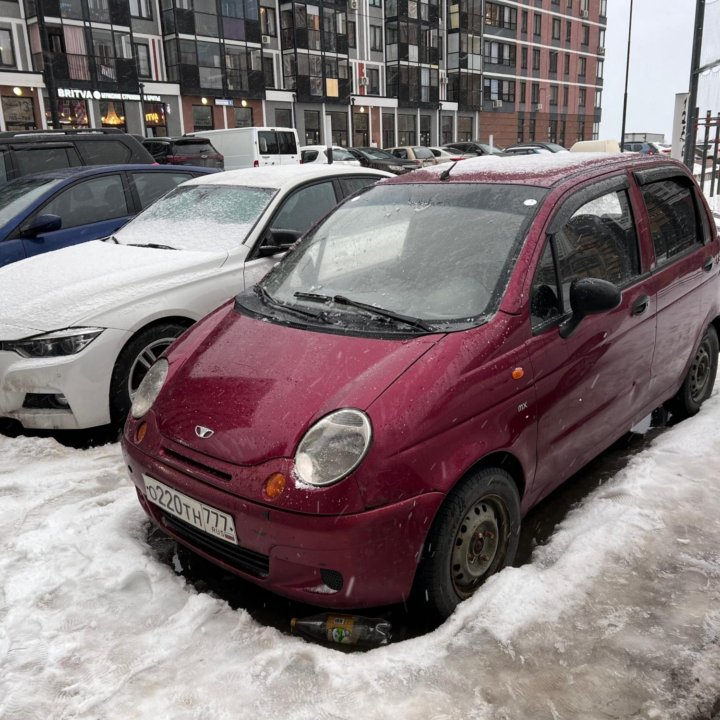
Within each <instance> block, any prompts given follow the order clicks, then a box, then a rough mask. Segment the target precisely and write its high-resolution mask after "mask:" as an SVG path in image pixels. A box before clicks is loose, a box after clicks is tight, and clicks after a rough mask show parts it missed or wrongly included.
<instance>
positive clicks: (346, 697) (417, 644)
mask: <svg viewBox="0 0 720 720" xmlns="http://www.w3.org/2000/svg"><path fill="white" fill-rule="evenodd" d="M719 469H720V395H718V394H717V393H716V394H715V395H714V396H713V398H712V399H711V400H710V401H709V402H708V403H707V404H706V405H705V406H704V408H703V410H702V411H701V413H700V414H699V415H698V416H697V417H695V418H693V419H691V420H688V421H686V422H684V423H681V424H680V425H678V426H676V427H674V428H672V429H670V430H667V431H665V432H664V433H662V434H661V435H660V436H659V437H658V438H656V439H655V440H654V441H653V442H652V443H651V445H650V446H649V448H648V449H646V450H644V451H642V452H640V453H639V454H637V455H635V456H634V457H633V458H632V459H631V460H630V462H629V463H628V465H627V466H626V467H625V469H623V470H622V471H620V472H619V473H618V474H617V475H616V476H615V477H614V478H613V479H612V480H610V481H609V482H607V483H606V484H604V485H602V486H601V487H599V488H597V489H596V490H595V491H594V492H592V493H591V494H590V495H589V496H587V497H586V499H585V500H584V501H583V502H582V503H581V505H580V506H579V507H577V508H576V509H574V510H573V511H571V512H570V514H569V515H568V516H567V518H566V519H565V520H564V521H563V522H562V523H561V524H560V525H559V526H558V528H557V529H556V531H555V532H554V533H553V535H552V537H551V538H550V541H549V542H548V543H547V544H546V545H544V546H542V547H539V548H538V549H537V550H536V551H535V553H534V554H533V556H532V559H531V561H530V562H528V563H526V564H524V565H523V566H521V567H518V568H509V569H506V570H504V571H503V572H502V573H500V574H499V575H498V576H496V577H495V578H493V579H492V580H491V581H490V582H488V583H487V584H486V586H485V587H483V588H482V589H481V590H480V591H479V592H478V593H477V594H476V595H475V596H474V597H473V598H471V599H470V600H469V601H467V602H466V603H464V604H463V605H461V606H460V608H459V609H458V610H457V611H456V613H455V614H454V615H453V617H451V618H450V619H449V620H448V621H447V622H446V623H445V624H444V625H442V626H441V627H440V628H438V629H437V630H435V631H434V632H432V633H429V634H427V635H425V636H422V637H418V638H414V639H412V640H406V641H403V642H399V643H396V644H392V645H390V646H387V647H383V648H378V649H373V650H370V651H368V652H365V653H354V654H346V653H342V652H339V651H337V650H335V649H332V648H327V647H321V646H317V645H312V644H309V643H306V642H305V641H303V640H302V639H299V638H295V637H290V636H288V635H285V634H283V633H281V632H279V631H278V630H276V629H274V628H270V627H264V626H262V625H260V624H259V623H258V622H256V621H255V620H253V619H252V618H251V617H250V615H249V614H248V613H247V612H246V611H244V610H233V609H232V608H231V607H230V606H229V605H228V604H227V603H226V602H224V601H222V600H220V599H217V598H215V597H213V596H211V595H209V594H206V593H198V592H197V591H196V590H195V589H194V588H193V586H192V585H190V584H188V583H187V582H186V581H185V579H184V578H183V577H182V576H178V575H176V574H175V573H174V572H173V570H172V568H171V567H170V566H169V565H167V564H164V563H162V562H160V561H159V560H158V559H157V556H156V554H155V553H154V552H153V551H152V550H151V549H150V547H149V546H148V544H147V529H148V528H147V523H146V520H145V517H144V515H143V513H142V511H141V510H140V507H139V505H138V503H137V501H136V498H135V493H134V491H133V489H132V488H131V486H130V483H129V482H128V481H127V479H126V476H125V470H124V466H123V463H122V459H121V456H120V450H119V447H118V445H107V446H104V447H101V448H96V449H90V450H85V451H82V450H72V449H68V448H65V447H63V446H61V445H59V444H58V443H56V442H55V441H54V440H50V439H45V438H31V437H21V438H16V439H10V438H7V437H3V436H0V578H1V580H2V581H1V583H0V718H2V719H3V720H21V719H22V720H25V719H30V718H32V719H35V718H44V719H46V720H47V719H52V720H55V719H60V718H62V719H66V718H67V719H69V718H73V719H77V720H86V719H88V720H89V719H92V720H95V719H103V720H104V719H108V720H109V719H117V720H138V719H140V720H144V719H145V718H147V719H152V720H157V719H160V718H170V719H172V720H176V719H177V720H185V719H187V720H190V719H193V720H225V719H233V720H238V719H245V718H248V719H252V720H263V719H265V718H267V719H272V720H337V719H339V718H342V719H347V720H351V719H352V720H354V719H356V718H362V719H363V720H376V719H378V720H379V719H383V720H385V719H386V718H392V719H398V720H415V719H418V720H420V719H423V720H426V719H427V720H450V719H452V720H481V719H482V720H486V719H487V720H511V719H516V718H517V719H518V720H521V719H522V720H525V719H532V720H543V719H544V718H548V720H566V719H567V720H579V719H590V718H593V719H594V718H597V719H598V720H599V719H600V718H603V719H605V720H606V719H608V718H657V719H658V720H671V719H675V718H677V719H680V718H682V719H683V720H690V719H693V718H709V717H710V716H711V714H712V712H713V710H712V709H713V706H714V703H715V701H716V700H717V699H718V698H720V582H719V580H720V521H719V520H718V518H720V493H719V492H718V487H717V486H718V475H719V472H720V471H719Z"/></svg>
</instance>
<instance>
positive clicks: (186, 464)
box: [162, 447, 232, 482]
mask: <svg viewBox="0 0 720 720" xmlns="http://www.w3.org/2000/svg"><path fill="white" fill-rule="evenodd" d="M162 454H163V459H164V461H165V462H166V463H167V464H168V465H170V466H171V467H173V468H175V469H176V470H180V472H183V473H185V474H186V475H187V474H191V473H190V472H189V471H190V470H191V469H192V470H199V471H200V472H202V473H205V474H206V475H211V476H212V477H214V478H217V479H218V480H222V481H223V482H230V481H231V480H232V475H231V474H230V473H227V472H224V471H223V470H219V469H218V468H214V467H212V466H211V465H206V464H205V463H203V462H199V461H198V460H195V459H193V458H191V457H188V456H187V455H183V454H182V453H179V452H177V451H176V450H171V449H170V448H169V447H163V448H162ZM193 477H195V476H194V475H193Z"/></svg>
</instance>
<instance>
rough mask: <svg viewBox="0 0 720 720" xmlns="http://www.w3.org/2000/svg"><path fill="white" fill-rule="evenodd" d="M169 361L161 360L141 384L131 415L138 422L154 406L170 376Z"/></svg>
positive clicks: (131, 407) (131, 408)
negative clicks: (166, 379) (168, 375)
mask: <svg viewBox="0 0 720 720" xmlns="http://www.w3.org/2000/svg"><path fill="white" fill-rule="evenodd" d="M168 367H169V365H168V361H167V360H166V359H165V358H160V359H159V360H158V361H157V362H156V363H155V364H154V365H153V366H152V367H151V368H150V369H149V370H148V371H147V375H145V377H144V378H143V379H142V381H141V382H140V387H138V389H137V392H136V393H135V395H134V397H133V399H132V405H131V406H130V414H131V415H132V416H133V417H134V418H135V419H136V420H137V419H138V418H140V417H142V416H143V415H144V414H145V413H146V412H147V411H148V410H149V409H150V408H151V407H152V406H153V403H154V402H155V400H156V399H157V396H158V395H159V394H160V390H162V386H163V384H164V383H165V378H166V377H167V374H168Z"/></svg>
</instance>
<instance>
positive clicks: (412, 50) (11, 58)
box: [0, 0, 607, 147]
mask: <svg viewBox="0 0 720 720" xmlns="http://www.w3.org/2000/svg"><path fill="white" fill-rule="evenodd" d="M606 3H607V0H517V1H515V2H513V1H511V0H504V1H500V0H492V1H491V0H312V1H311V2H307V1H305V0H298V1H296V2H283V1H282V0H21V1H20V2H12V1H11V0H0V129H10V130H13V129H22V128H33V127H48V126H52V123H53V119H55V120H56V122H58V123H60V125H61V126H66V127H88V126H89V127H93V126H100V125H105V126H108V127H120V128H123V129H125V130H127V131H128V132H132V133H137V134H142V135H166V134H167V135H177V134H181V133H183V132H191V131H193V130H202V129H219V128H226V127H242V126H248V125H293V126H295V127H296V128H297V129H298V133H299V136H300V138H301V141H302V142H306V143H308V144H312V143H321V142H327V141H329V140H330V139H332V141H333V142H334V143H337V144H341V145H377V146H380V147H383V146H389V145H395V144H415V143H421V144H435V143H445V142H451V141H453V140H472V139H480V140H483V141H488V140H490V139H492V140H493V141H494V142H495V143H496V144H499V145H504V144H509V143H512V142H516V141H528V140H533V139H537V140H541V139H542V140H545V139H549V140H552V141H555V142H559V143H561V144H566V145H569V144H572V143H573V142H574V141H575V140H578V139H589V138H592V137H595V136H596V134H597V127H598V123H599V121H600V112H601V104H602V83H603V80H602V77H603V56H604V45H605V29H606ZM53 116H55V118H53Z"/></svg>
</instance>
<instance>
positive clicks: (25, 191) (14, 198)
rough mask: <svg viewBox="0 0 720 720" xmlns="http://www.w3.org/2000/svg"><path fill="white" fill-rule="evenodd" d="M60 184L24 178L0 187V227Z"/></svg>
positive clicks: (49, 180)
mask: <svg viewBox="0 0 720 720" xmlns="http://www.w3.org/2000/svg"><path fill="white" fill-rule="evenodd" d="M60 183H62V180H60V179H56V180H51V179H49V178H33V177H25V178H20V179H18V180H13V181H12V182H9V183H7V184H6V185H0V225H4V224H5V223H7V222H10V221H11V220H14V219H15V218H16V217H17V215H19V214H20V213H22V212H23V211H24V210H26V209H27V208H29V207H30V206H31V205H32V204H33V203H34V202H35V201H36V200H37V199H38V198H39V197H40V196H41V195H43V193H45V192H46V191H47V190H51V189H52V188H54V187H56V186H58V185H60Z"/></svg>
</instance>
